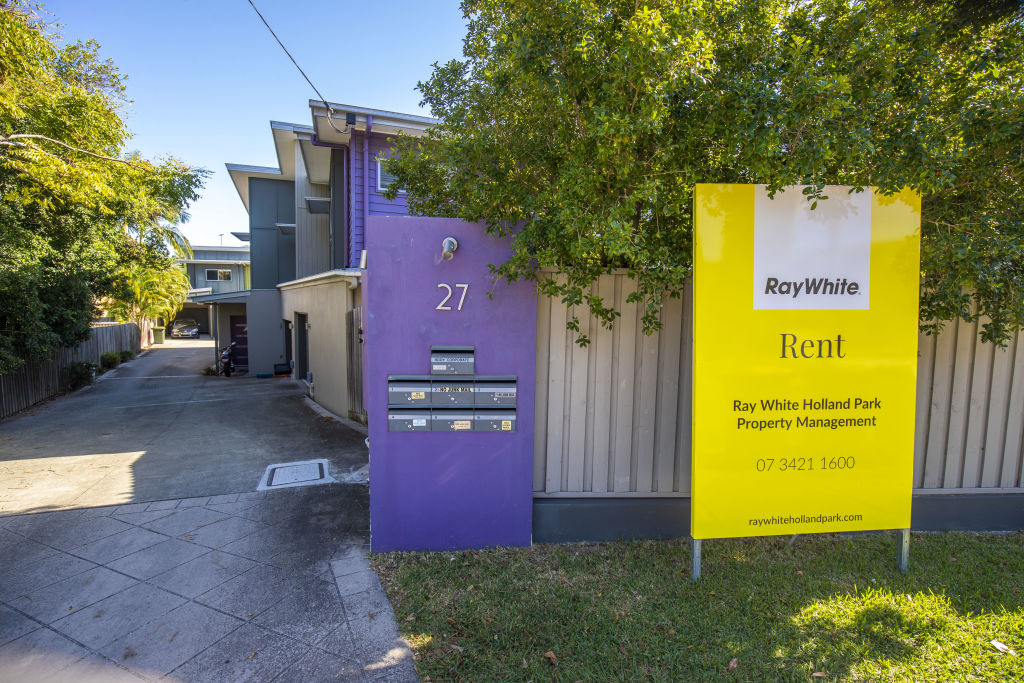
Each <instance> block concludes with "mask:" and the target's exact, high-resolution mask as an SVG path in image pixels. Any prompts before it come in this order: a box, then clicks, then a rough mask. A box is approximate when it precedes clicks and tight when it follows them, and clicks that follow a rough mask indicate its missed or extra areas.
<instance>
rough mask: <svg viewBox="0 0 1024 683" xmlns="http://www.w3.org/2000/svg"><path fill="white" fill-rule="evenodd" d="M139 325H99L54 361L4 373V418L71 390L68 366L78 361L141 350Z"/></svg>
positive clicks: (0, 383) (0, 385)
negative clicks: (119, 352) (87, 336)
mask: <svg viewBox="0 0 1024 683" xmlns="http://www.w3.org/2000/svg"><path fill="white" fill-rule="evenodd" d="M139 339H140V335H139V326H138V325H136V324H135V323H127V324H123V325H117V324H115V325H109V324H102V323H101V324H99V325H94V326H93V328H92V336H90V337H89V339H87V340H86V341H84V342H82V343H81V344H79V345H78V346H76V347H75V348H72V349H61V350H60V351H58V352H57V355H56V356H54V358H53V360H48V361H43V362H41V363H33V362H30V361H26V363H25V365H23V366H22V367H21V369H20V370H18V371H17V372H15V373H12V374H9V375H0V419H3V418H5V417H8V416H9V415H13V414H14V413H16V412H18V411H20V410H24V409H25V408H28V407H30V406H33V405H35V404H36V403H39V402H41V401H45V400H47V399H49V398H52V397H54V396H56V395H58V394H62V393H64V392H65V391H67V390H68V367H69V366H70V365H71V364H72V363H74V362H76V361H84V362H87V363H95V364H97V365H99V363H100V356H101V355H103V354H104V353H106V352H108V351H123V350H125V349H129V350H131V351H134V352H135V353H138V352H139V350H140V346H139Z"/></svg>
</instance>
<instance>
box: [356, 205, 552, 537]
mask: <svg viewBox="0 0 1024 683" xmlns="http://www.w3.org/2000/svg"><path fill="white" fill-rule="evenodd" d="M368 222H369V226H368V230H367V235H366V238H367V239H366V243H367V258H368V262H367V273H366V277H365V279H364V297H365V298H364V307H363V310H364V321H365V322H364V329H365V339H366V349H367V368H366V370H367V371H366V375H365V377H366V382H368V389H367V395H368V399H369V400H368V406H367V408H368V412H369V416H370V543H371V547H372V549H373V551H374V552H388V551H391V550H454V549H458V548H481V547H489V546H499V545H502V546H527V545H529V544H530V540H531V526H532V503H533V500H532V479H533V424H534V416H533V403H534V382H535V363H536V344H537V301H536V298H535V297H534V295H533V289H532V288H531V286H530V285H529V284H526V283H516V284H513V285H508V284H506V283H504V282H501V283H499V284H498V285H497V286H496V287H495V289H494V298H493V299H489V298H488V297H487V291H488V290H489V289H490V288H491V286H492V285H491V277H490V275H489V273H488V269H487V265H488V264H489V263H501V262H502V261H504V260H505V258H506V257H507V255H508V254H509V252H510V248H509V244H508V241H507V240H502V239H497V238H493V237H488V236H486V235H485V234H484V229H483V226H481V225H476V224H471V223H464V222H462V221H459V220H453V219H445V218H413V217H401V218H399V217H381V216H370V218H369V221H368ZM449 235H451V236H453V237H455V238H456V239H457V240H458V241H459V249H458V251H457V252H456V253H455V258H454V259H452V260H451V261H444V260H443V259H442V258H441V242H442V240H443V239H444V238H445V237H447V236H449ZM439 283H447V284H449V285H451V286H452V287H453V288H454V285H455V284H458V283H463V284H468V285H469V289H468V290H467V293H466V298H465V302H464V304H463V307H462V310H461V311H458V310H455V308H456V306H457V304H458V301H457V300H458V298H459V296H458V295H459V290H458V289H456V290H455V292H456V293H455V295H454V296H453V297H452V299H453V301H450V302H449V303H450V304H454V305H453V306H452V309H453V310H451V311H438V310H435V309H436V307H437V305H438V304H439V303H440V302H441V299H442V298H443V295H444V290H442V289H439V288H438V287H437V285H438V284H439ZM432 345H450V346H454V345H466V346H474V347H475V348H476V374H477V375H516V376H517V378H518V408H517V419H518V426H517V431H515V432H496V433H479V432H457V433H439V432H388V431H387V376H388V375H389V374H418V375H427V374H430V362H429V360H430V347H431V346H432Z"/></svg>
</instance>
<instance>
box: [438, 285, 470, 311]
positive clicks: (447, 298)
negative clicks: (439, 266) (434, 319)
mask: <svg viewBox="0 0 1024 683" xmlns="http://www.w3.org/2000/svg"><path fill="white" fill-rule="evenodd" d="M437 288H438V289H443V290H445V292H447V294H445V295H444V298H443V299H441V303H439V304H438V305H437V306H436V307H435V308H434V310H435V311H450V310H452V307H451V306H450V305H448V302H449V301H451V298H452V286H451V285H446V284H444V283H443V282H442V283H441V284H439V285H438V286H437ZM455 289H461V290H462V294H461V295H460V296H459V305H458V306H457V307H456V308H455V310H456V311H461V310H462V304H463V303H465V302H466V292H468V291H469V285H464V284H456V285H455Z"/></svg>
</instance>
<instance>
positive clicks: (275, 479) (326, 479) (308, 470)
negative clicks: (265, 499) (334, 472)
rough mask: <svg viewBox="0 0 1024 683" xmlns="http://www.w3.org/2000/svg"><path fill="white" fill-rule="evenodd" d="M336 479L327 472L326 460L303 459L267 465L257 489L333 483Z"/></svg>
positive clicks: (265, 489) (264, 489)
mask: <svg viewBox="0 0 1024 683" xmlns="http://www.w3.org/2000/svg"><path fill="white" fill-rule="evenodd" d="M337 481H338V480H337V479H335V478H334V477H332V476H331V475H330V474H329V470H328V464H327V461H326V460H303V461H302V462H284V463H280V464H277V465H269V466H268V467H267V471H266V472H264V473H263V478H262V479H261V480H260V485H259V486H257V487H256V490H257V491H267V490H269V489H283V488H288V487H290V486H311V485H313V484H334V483H337Z"/></svg>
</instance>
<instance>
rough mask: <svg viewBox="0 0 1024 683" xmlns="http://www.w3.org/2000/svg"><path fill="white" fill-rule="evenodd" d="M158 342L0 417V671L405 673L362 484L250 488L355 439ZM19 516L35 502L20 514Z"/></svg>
mask: <svg viewBox="0 0 1024 683" xmlns="http://www.w3.org/2000/svg"><path fill="white" fill-rule="evenodd" d="M212 357H213V347H212V344H211V343H210V342H203V341H200V342H185V341H171V342H169V343H167V344H165V345H163V346H162V347H157V348H155V349H154V350H152V351H150V352H149V353H147V354H146V355H145V356H144V357H142V358H139V359H138V360H135V361H132V362H131V363H128V364H126V365H124V366H122V367H121V368H119V369H117V370H116V371H115V372H113V373H110V374H109V375H108V376H105V377H104V378H103V379H102V380H101V381H100V382H98V383H97V384H96V385H94V386H93V387H91V388H89V389H86V390H83V391H79V392H76V393H74V394H72V395H71V396H68V397H65V398H61V399H57V400H55V401H52V402H50V403H49V404H46V405H43V406H40V407H38V408H36V409H33V410H31V411H29V412H27V413H24V414H22V415H19V416H17V417H15V418H13V419H9V420H6V421H4V422H0V681H8V680H10V681H19V683H20V682H35V681H44V680H45V681H69V682H73V683H91V682H93V681H96V682H99V681H103V682H104V683H106V682H107V681H139V680H154V681H155V680H161V681H182V682H187V683H207V682H209V683H223V682H226V681H249V682H262V681H274V682H275V683H296V682H302V681H310V682H311V683H320V682H321V681H328V680H346V681H348V680H351V681H400V682H406V681H409V682H411V681H416V680H418V679H417V676H416V671H415V669H414V667H413V663H412V653H411V650H410V649H409V646H408V643H406V642H405V641H404V640H403V639H402V638H401V637H400V635H399V633H398V630H397V627H396V624H395V616H394V613H393V612H392V611H391V606H390V605H389V604H388V600H387V597H386V596H385V595H384V592H383V589H382V588H381V585H380V583H379V581H378V579H377V576H376V575H375V574H374V573H373V571H372V570H371V569H370V567H369V564H368V561H367V557H366V555H367V551H368V549H369V545H368V541H369V534H368V531H369V528H368V527H369V517H368V498H369V496H368V489H367V487H366V486H362V485H351V484H350V485H345V484H341V483H336V484H321V485H314V486H298V487H294V488H282V489H277V490H269V491H263V492H256V491H255V489H256V487H257V484H258V482H259V480H260V479H261V475H263V473H264V470H265V468H266V467H267V465H269V464H275V463H285V462H291V461H296V460H309V459H318V458H325V459H327V460H328V461H329V465H330V468H329V469H330V474H332V475H333V476H334V478H335V479H339V480H344V478H345V477H344V475H345V474H347V473H348V472H349V471H350V470H353V469H357V468H361V467H363V466H365V464H366V462H367V454H366V448H365V446H364V445H363V436H362V434H360V433H358V432H356V431H353V430H351V429H349V428H348V427H346V426H345V425H343V424H340V423H338V422H337V421H335V420H333V419H332V418H330V417H326V418H325V417H322V416H321V415H320V414H319V413H317V412H315V411H314V410H312V409H311V408H310V407H309V405H308V404H307V403H306V401H305V399H304V398H303V395H302V392H301V391H300V390H299V387H298V385H296V384H294V383H292V382H291V381H289V380H280V379H278V380H273V379H255V378H253V379H250V378H247V377H231V378H225V377H202V376H200V375H199V372H200V370H201V369H202V368H203V367H204V366H206V365H208V364H209V363H210V362H211V360H212ZM27 513H33V514H27Z"/></svg>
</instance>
